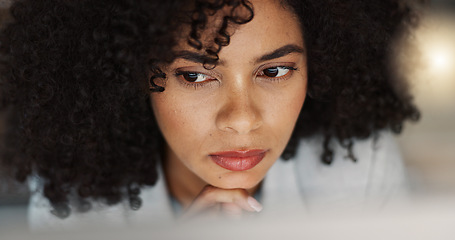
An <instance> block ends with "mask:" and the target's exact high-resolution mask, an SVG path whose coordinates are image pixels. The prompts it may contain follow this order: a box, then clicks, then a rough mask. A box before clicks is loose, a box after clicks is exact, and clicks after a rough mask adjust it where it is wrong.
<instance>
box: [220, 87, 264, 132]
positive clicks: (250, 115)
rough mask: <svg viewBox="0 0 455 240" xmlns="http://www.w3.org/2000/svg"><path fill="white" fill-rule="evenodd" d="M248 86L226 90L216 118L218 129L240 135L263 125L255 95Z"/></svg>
mask: <svg viewBox="0 0 455 240" xmlns="http://www.w3.org/2000/svg"><path fill="white" fill-rule="evenodd" d="M250 88H251V86H248V84H239V85H238V86H236V87H233V88H229V90H226V91H225V93H224V95H225V98H224V99H225V101H224V104H223V105H222V107H221V109H220V110H219V111H218V114H217V117H216V125H217V127H218V129H220V130H222V131H226V132H233V133H236V134H240V135H245V134H248V133H250V132H252V131H254V130H256V129H258V128H260V127H261V126H262V124H263V122H262V116H261V111H260V109H259V107H258V105H257V104H256V103H255V101H254V100H255V94H254V91H253V90H252V89H250Z"/></svg>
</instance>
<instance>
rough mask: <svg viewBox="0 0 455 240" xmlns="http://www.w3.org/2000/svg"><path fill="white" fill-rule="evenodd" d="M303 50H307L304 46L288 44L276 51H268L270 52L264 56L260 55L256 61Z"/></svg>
mask: <svg viewBox="0 0 455 240" xmlns="http://www.w3.org/2000/svg"><path fill="white" fill-rule="evenodd" d="M303 52H305V50H303V48H302V47H299V46H297V45H295V44H288V45H285V46H283V47H280V48H278V49H276V50H275V51H273V52H271V53H268V54H265V55H263V56H262V57H259V58H258V59H256V63H258V62H264V61H268V60H272V59H276V58H280V57H284V56H286V55H289V54H291V53H303Z"/></svg>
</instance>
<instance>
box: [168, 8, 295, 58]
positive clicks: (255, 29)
mask: <svg viewBox="0 0 455 240" xmlns="http://www.w3.org/2000/svg"><path fill="white" fill-rule="evenodd" d="M250 3H251V4H249V6H251V7H252V9H253V13H254V17H253V19H252V20H251V21H250V22H248V23H246V24H234V23H232V21H230V22H229V24H228V27H227V28H226V29H224V31H225V33H227V35H228V36H229V45H227V46H225V47H223V48H222V49H221V52H219V54H220V58H221V57H222V55H224V54H225V53H229V52H230V51H235V52H240V53H241V52H243V53H251V52H255V51H259V52H264V51H270V50H274V49H277V48H279V47H282V46H284V45H287V44H295V45H300V46H301V47H302V48H303V47H304V46H303V35H302V30H301V28H300V23H299V21H298V17H297V16H296V15H295V14H294V13H293V11H292V10H291V9H290V8H288V7H286V6H285V5H284V4H283V3H282V1H279V0H253V1H250ZM238 9H239V10H238V11H237V12H236V14H237V15H240V16H242V17H244V18H245V17H246V16H247V15H248V13H249V12H248V11H247V10H248V9H247V8H245V7H244V8H238ZM231 10H232V9H231V8H229V7H225V8H223V9H221V10H219V11H217V12H216V14H214V15H212V16H208V18H207V25H206V27H205V28H204V29H203V30H202V31H200V32H199V34H198V40H200V42H201V43H202V45H203V47H202V49H201V50H197V49H196V48H195V47H194V46H191V44H189V43H188V39H189V37H188V36H190V34H191V25H183V26H182V31H181V32H180V34H181V37H180V38H179V41H178V44H177V46H176V48H175V50H176V51H194V52H200V53H205V50H206V49H213V48H216V47H217V44H216V41H215V38H220V37H221V38H223V35H222V34H220V30H221V29H222V25H223V21H225V18H224V16H225V15H226V14H229V13H230V11H231ZM246 50H248V51H246Z"/></svg>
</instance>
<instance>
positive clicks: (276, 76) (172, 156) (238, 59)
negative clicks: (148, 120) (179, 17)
mask: <svg viewBox="0 0 455 240" xmlns="http://www.w3.org/2000/svg"><path fill="white" fill-rule="evenodd" d="M251 2H252V4H253V6H254V14H255V16H254V18H253V20H252V21H251V22H249V23H247V24H244V25H240V26H239V27H238V28H236V30H235V33H234V34H233V35H232V36H231V41H230V44H229V45H228V46H226V47H223V48H222V50H221V52H220V53H219V54H218V55H219V58H220V60H219V62H218V63H217V65H216V67H215V68H214V69H211V70H207V69H205V68H204V67H203V64H202V63H201V62H199V59H198V58H199V56H200V55H201V52H198V51H197V50H195V49H194V48H192V47H190V46H189V45H188V44H187V43H186V39H183V40H182V41H181V44H180V45H179V46H178V50H179V51H180V50H182V51H189V52H190V53H188V52H187V54H185V55H183V56H181V57H178V58H177V59H176V60H175V61H174V62H173V63H171V64H170V65H167V66H165V67H164V68H162V70H163V71H164V72H165V73H166V76H167V79H166V82H165V91H164V92H162V93H152V94H151V102H152V107H153V111H154V114H155V116H156V119H157V122H158V125H159V127H160V129H161V132H162V134H163V136H164V138H165V140H166V143H167V146H168V152H167V154H168V155H167V158H166V161H169V162H170V163H169V164H171V165H173V166H176V167H175V169H180V170H178V171H180V172H179V173H178V175H179V176H180V177H182V178H188V181H194V180H196V181H199V182H201V183H204V184H210V185H213V186H216V187H219V188H225V189H232V188H244V189H251V188H254V187H255V186H256V185H257V184H258V183H259V182H260V181H261V180H262V179H263V178H264V176H265V174H266V173H267V171H268V170H269V169H270V167H271V166H272V165H273V164H274V163H275V161H276V160H277V159H278V158H279V156H280V155H281V153H282V152H283V150H284V148H285V146H286V144H287V142H288V140H289V138H290V136H291V133H292V131H293V129H294V125H295V123H296V120H297V117H298V116H299V113H300V110H301V108H302V105H303V102H304V100H305V95H306V89H307V67H306V55H305V52H304V41H303V36H302V32H301V29H300V25H299V22H298V20H297V18H296V17H295V16H294V15H293V14H292V13H291V12H290V10H288V9H285V8H284V7H283V6H282V5H280V3H278V1H272V0H270V1H259V0H257V1H251ZM178 166H180V167H178Z"/></svg>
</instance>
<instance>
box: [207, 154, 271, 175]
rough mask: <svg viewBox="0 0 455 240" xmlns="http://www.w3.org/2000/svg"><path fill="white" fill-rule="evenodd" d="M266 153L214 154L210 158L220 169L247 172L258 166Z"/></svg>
mask: <svg viewBox="0 0 455 240" xmlns="http://www.w3.org/2000/svg"><path fill="white" fill-rule="evenodd" d="M265 154H266V151H255V152H253V153H247V154H219V155H218V154H213V155H209V156H210V158H211V159H212V160H213V161H214V162H215V163H216V164H218V165H219V166H220V167H222V168H225V169H227V170H231V171H246V170H248V169H251V168H253V167H255V166H256V165H258V164H259V163H260V162H261V161H262V159H263V158H264V156H265Z"/></svg>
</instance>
